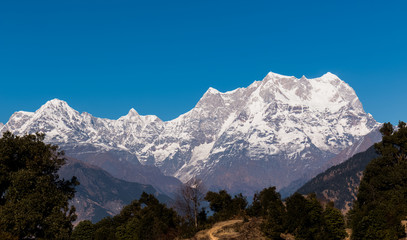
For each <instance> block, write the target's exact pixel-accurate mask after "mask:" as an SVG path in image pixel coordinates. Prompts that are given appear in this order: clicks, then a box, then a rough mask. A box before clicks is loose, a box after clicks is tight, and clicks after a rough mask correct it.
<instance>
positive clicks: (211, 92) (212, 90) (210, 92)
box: [205, 87, 220, 94]
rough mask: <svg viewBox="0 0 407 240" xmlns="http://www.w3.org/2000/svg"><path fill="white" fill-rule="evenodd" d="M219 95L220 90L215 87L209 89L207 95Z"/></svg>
mask: <svg viewBox="0 0 407 240" xmlns="http://www.w3.org/2000/svg"><path fill="white" fill-rule="evenodd" d="M218 93H220V92H219V91H218V90H216V89H215V88H213V87H209V88H208V90H207V91H206V93H205V94H218Z"/></svg>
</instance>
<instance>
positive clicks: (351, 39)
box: [0, 0, 407, 123]
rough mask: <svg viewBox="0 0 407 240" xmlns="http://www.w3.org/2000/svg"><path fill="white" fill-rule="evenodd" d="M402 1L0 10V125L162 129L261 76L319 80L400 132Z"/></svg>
mask: <svg viewBox="0 0 407 240" xmlns="http://www.w3.org/2000/svg"><path fill="white" fill-rule="evenodd" d="M406 13H407V1H346V0H345V1H238V0H235V1H211V0H207V1H193V0H192V1H191V0H189V1H154V0H153V1H125V0H123V1H120V0H119V1H101V0H99V1H86V0H80V1H79V0H70V1H54V0H52V1H41V0H38V1H32V0H29V1H16V0H10V1H9V0H3V1H1V2H0V84H1V85H0V86H1V87H0V89H1V90H0V91H1V93H0V122H3V123H5V122H7V121H8V118H9V117H10V116H11V115H12V114H13V113H14V112H15V111H19V110H26V111H35V110H36V109H38V108H39V107H40V106H41V105H42V104H44V103H45V102H46V101H47V100H50V99H53V98H59V99H62V100H65V101H67V102H68V103H69V105H70V106H72V107H73V108H75V109H76V110H78V111H80V112H83V111H86V112H89V113H91V114H92V115H94V116H97V117H105V118H112V119H116V118H118V117H120V116H122V115H126V114H127V112H128V111H129V109H130V108H132V107H133V108H135V109H136V110H137V111H138V112H139V113H140V114H143V115H146V114H154V115H157V116H158V117H160V118H161V119H163V120H170V119H173V118H175V117H177V116H178V115H180V114H182V113H185V112H187V111H188V110H190V109H191V108H193V107H194V105H195V104H196V103H197V101H198V100H199V99H200V97H201V96H202V95H203V93H204V92H205V91H206V90H207V89H208V88H209V87H214V88H216V89H218V90H220V91H228V90H233V89H235V88H238V87H246V86H248V85H249V84H251V83H252V82H253V81H254V80H261V79H262V78H263V77H264V76H265V75H266V74H267V73H268V72H269V71H273V72H276V73H280V74H285V75H294V76H296V77H301V76H302V75H305V76H306V77H308V78H312V77H318V76H321V75H322V74H324V73H326V72H328V71H329V72H332V73H334V74H336V75H338V76H339V77H340V78H341V79H342V80H344V81H345V82H347V83H348V84H349V85H350V86H351V87H353V88H354V89H355V91H356V93H357V94H358V96H359V98H360V100H361V102H362V104H363V106H364V108H365V110H366V111H367V112H369V113H371V114H372V115H373V117H375V119H376V120H378V121H380V122H387V121H390V122H392V123H397V122H398V120H404V121H407V111H406V107H405V105H406V99H405V96H406V91H407V44H406V43H407V14H406Z"/></svg>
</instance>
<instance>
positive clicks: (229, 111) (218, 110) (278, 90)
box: [2, 73, 379, 194]
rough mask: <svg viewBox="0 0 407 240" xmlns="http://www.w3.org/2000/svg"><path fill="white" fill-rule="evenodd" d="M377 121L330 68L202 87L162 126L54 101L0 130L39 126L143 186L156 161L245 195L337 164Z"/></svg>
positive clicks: (81, 155) (83, 156)
mask: <svg viewBox="0 0 407 240" xmlns="http://www.w3.org/2000/svg"><path fill="white" fill-rule="evenodd" d="M378 125H379V124H378V123H377V122H376V121H375V120H374V119H373V117H372V116H371V115H370V114H367V113H365V112H364V110H363V107H362V104H361V103H360V101H359V99H358V97H357V96H356V94H355V92H354V90H353V89H352V88H351V87H350V86H349V85H348V84H346V83H345V82H343V81H342V80H340V79H339V78H338V77H337V76H335V75H333V74H331V73H327V74H325V75H323V76H321V77H319V78H314V79H307V78H306V77H302V78H300V79H297V78H295V77H290V76H283V75H279V74H276V73H269V74H268V75H267V76H266V77H265V78H264V79H263V80H262V81H255V82H254V83H252V84H251V85H250V86H248V87H247V88H238V89H236V90H233V91H229V92H225V93H221V92H219V91H217V90H216V89H213V88H209V89H208V91H207V92H206V93H205V94H204V95H203V97H202V98H201V99H200V101H199V102H198V103H197V105H196V106H195V107H194V108H193V109H192V110H190V111H189V112H187V113H185V114H183V115H181V116H179V117H178V118H176V119H174V120H171V121H168V122H163V121H161V120H160V119H159V118H157V117H156V116H140V115H139V114H138V113H137V112H136V111H135V110H134V109H131V110H130V111H129V113H128V114H127V115H126V116H123V117H121V118H119V119H117V120H109V119H102V118H96V117H93V116H92V115H90V114H88V113H82V114H80V113H78V112H77V111H75V110H74V109H72V108H70V107H69V106H68V104H67V103H66V102H63V101H60V100H57V99H54V100H51V101H49V102H47V103H46V104H45V105H43V106H42V107H41V108H40V109H39V110H37V111H36V112H35V113H28V112H17V113H15V114H14V115H13V116H12V117H11V118H10V120H9V122H8V123H7V124H6V125H5V126H4V127H3V128H2V131H5V130H10V131H12V132H13V133H16V134H23V133H26V132H28V133H33V132H36V131H42V132H45V133H46V134H47V137H46V140H47V141H48V142H51V143H54V144H58V145H60V146H61V147H62V149H64V150H65V151H66V152H67V153H69V155H71V156H74V157H76V158H78V159H80V160H83V161H87V162H90V163H92V164H95V165H97V166H100V167H102V168H103V169H105V170H106V171H108V172H110V173H111V174H112V175H113V176H115V177H119V178H122V179H125V180H130V181H138V182H142V181H140V179H142V178H143V177H144V178H148V176H149V175H150V174H134V173H137V171H141V172H143V171H144V169H146V166H150V169H147V170H146V171H145V172H149V171H150V170H151V171H153V170H152V169H154V168H155V167H158V168H159V169H160V170H161V171H162V172H163V173H164V174H165V175H168V176H174V177H177V178H178V179H180V180H181V181H184V182H185V181H188V180H189V179H190V178H191V177H194V176H196V177H198V178H202V179H203V180H204V181H205V183H206V185H207V186H208V187H209V188H211V189H220V188H222V189H223V188H224V189H227V190H229V191H230V192H232V193H236V192H244V193H246V194H252V193H253V192H254V191H256V190H259V189H262V188H264V187H267V186H270V185H275V186H277V188H278V189H281V188H282V187H287V186H290V184H293V183H297V184H300V183H303V182H305V181H306V180H308V179H310V178H311V177H313V176H314V175H316V174H317V173H319V172H320V171H322V170H324V169H326V168H328V167H330V166H332V164H333V163H340V162H342V161H344V160H345V159H346V157H347V155H346V154H342V155H341V154H340V153H341V151H343V150H344V149H349V148H350V147H351V146H352V145H353V144H354V143H358V142H360V141H361V140H362V139H363V138H364V137H365V136H366V135H367V134H369V133H371V132H372V131H375V130H376V129H377V127H378ZM358 151H360V149H359V148H354V150H352V154H354V153H356V152H358ZM338 154H339V155H338ZM95 156H98V157H95ZM335 157H336V159H334V158H335ZM130 169H131V170H130ZM135 175H139V177H134V176H135ZM157 176H158V175H157ZM134 178H136V179H134ZM162 178H163V177H162ZM152 179H156V178H149V179H148V180H149V181H151V180H152ZM166 182H168V181H164V183H162V181H161V182H160V183H158V184H156V185H154V186H155V187H157V186H159V184H167V183H166ZM142 183H148V181H146V182H142ZM174 186H175V182H174V184H170V186H165V187H164V189H166V191H170V190H171V189H173V187H174ZM160 187H162V186H160Z"/></svg>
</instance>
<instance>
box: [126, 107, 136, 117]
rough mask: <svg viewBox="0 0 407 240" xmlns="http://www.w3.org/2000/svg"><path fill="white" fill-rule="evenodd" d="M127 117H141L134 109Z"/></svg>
mask: <svg viewBox="0 0 407 240" xmlns="http://www.w3.org/2000/svg"><path fill="white" fill-rule="evenodd" d="M127 115H128V116H139V114H138V112H137V111H136V109H134V108H131V109H130V111H129V113H128V114H127Z"/></svg>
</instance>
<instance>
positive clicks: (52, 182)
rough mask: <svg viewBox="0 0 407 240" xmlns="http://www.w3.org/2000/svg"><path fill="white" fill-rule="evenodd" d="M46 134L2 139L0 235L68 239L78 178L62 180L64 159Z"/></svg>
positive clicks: (21, 237)
mask: <svg viewBox="0 0 407 240" xmlns="http://www.w3.org/2000/svg"><path fill="white" fill-rule="evenodd" d="M43 140H44V134H35V135H25V136H22V137H19V136H15V135H13V134H11V133H10V132H6V133H3V137H2V138H1V139H0V232H2V233H1V234H0V235H4V236H7V235H8V237H6V238H10V239H13V238H18V239H33V238H35V239H68V238H69V236H70V233H71V231H72V222H73V221H74V220H75V219H76V215H75V208H74V207H73V206H71V207H70V206H69V205H68V201H69V200H70V199H72V198H73V197H74V193H75V189H74V187H75V185H77V184H79V183H78V181H76V178H72V179H71V180H69V181H67V180H63V179H62V180H61V179H59V176H58V174H57V172H58V170H59V168H60V167H61V166H62V165H63V164H64V163H65V159H64V158H63V152H59V151H58V147H57V146H53V145H49V144H45V143H44V142H43Z"/></svg>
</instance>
